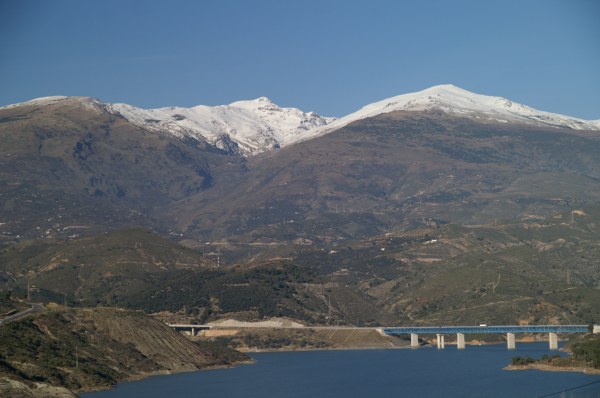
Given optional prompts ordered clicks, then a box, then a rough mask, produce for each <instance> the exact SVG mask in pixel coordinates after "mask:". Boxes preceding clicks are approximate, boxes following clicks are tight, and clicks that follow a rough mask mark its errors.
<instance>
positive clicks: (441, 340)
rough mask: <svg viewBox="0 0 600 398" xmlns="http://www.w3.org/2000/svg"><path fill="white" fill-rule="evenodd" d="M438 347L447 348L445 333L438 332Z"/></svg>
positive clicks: (439, 348) (440, 348)
mask: <svg viewBox="0 0 600 398" xmlns="http://www.w3.org/2000/svg"><path fill="white" fill-rule="evenodd" d="M436 336H437V348H438V350H442V349H444V348H446V344H445V343H444V335H443V334H437V335H436Z"/></svg>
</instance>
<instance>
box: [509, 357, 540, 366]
mask: <svg viewBox="0 0 600 398" xmlns="http://www.w3.org/2000/svg"><path fill="white" fill-rule="evenodd" d="M535 362H536V360H535V359H533V358H531V357H529V356H527V357H518V356H517V357H513V359H512V361H511V363H510V364H511V365H513V366H524V365H529V364H532V363H535Z"/></svg>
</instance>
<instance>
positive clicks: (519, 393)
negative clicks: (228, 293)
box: [81, 343, 600, 398]
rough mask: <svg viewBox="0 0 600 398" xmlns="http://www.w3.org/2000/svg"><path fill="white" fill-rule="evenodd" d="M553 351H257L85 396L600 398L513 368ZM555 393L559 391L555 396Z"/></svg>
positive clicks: (580, 381) (525, 347)
mask: <svg viewBox="0 0 600 398" xmlns="http://www.w3.org/2000/svg"><path fill="white" fill-rule="evenodd" d="M544 354H548V355H554V354H556V351H549V350H548V343H531V344H517V349H516V350H511V351H509V350H507V349H506V346H505V345H501V344H498V345H487V346H467V348H466V349H465V350H457V349H456V348H455V347H454V346H447V347H446V349H444V350H438V349H436V348H430V347H423V348H419V349H395V350H347V351H306V352H278V353H257V354H252V355H251V356H252V357H253V358H254V360H255V361H256V363H255V364H252V365H240V366H237V367H235V368H233V369H220V370H211V371H205V372H192V373H181V374H175V375H168V376H156V377H151V378H148V379H145V380H142V381H136V382H129V383H123V384H119V385H118V386H117V387H116V388H115V389H113V390H108V391H99V392H93V393H86V394H81V396H82V397H84V398H125V397H127V398H138V397H139V398H142V397H143V398H155V397H156V398H159V397H179V398H186V397H211V398H212V397H215V398H216V397H219V398H237V397H239V398H259V397H260V398H269V397H273V398H305V397H306V398H309V397H310V398H315V397H326V398H350V397H361V398H364V397H398V398H403V397H417V398H428V397H431V398H434V397H435V398H438V397H473V398H476V397H477V398H479V397H486V398H494V397H498V398H499V397H502V398H505V397H511V398H519V397H523V398H538V397H548V398H550V397H561V398H600V375H585V374H582V373H571V372H543V371H537V370H524V371H506V370H502V368H503V367H505V366H506V365H508V364H509V363H510V361H511V359H512V358H513V357H514V356H521V357H523V356H531V357H533V358H540V357H541V356H542V355H544ZM551 394H552V395H551Z"/></svg>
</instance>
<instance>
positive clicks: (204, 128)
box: [109, 97, 335, 155]
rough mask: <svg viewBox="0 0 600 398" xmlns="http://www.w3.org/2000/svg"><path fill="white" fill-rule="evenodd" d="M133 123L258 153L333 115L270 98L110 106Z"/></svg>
mask: <svg viewBox="0 0 600 398" xmlns="http://www.w3.org/2000/svg"><path fill="white" fill-rule="evenodd" d="M109 108H110V110H111V111H112V112H114V113H119V114H121V115H122V116H123V117H125V118H126V119H128V120H129V121H130V122H132V123H134V124H136V125H138V126H140V127H143V128H146V129H148V130H153V131H160V132H168V133H170V134H175V135H179V136H182V137H184V136H189V137H194V138H197V139H203V140H206V141H208V142H209V143H211V144H213V145H215V146H217V147H218V148H220V149H223V150H226V151H228V152H230V151H232V150H233V151H234V152H237V153H239V154H241V155H253V154H257V153H260V152H264V151H266V150H270V149H276V148H280V147H283V146H286V145H290V144H293V143H294V142H297V141H299V140H302V139H306V138H309V137H311V136H313V135H316V134H318V133H319V132H320V130H318V128H319V127H322V126H325V125H327V124H329V123H330V122H331V121H333V120H335V119H334V118H327V117H322V116H320V115H318V114H316V113H314V112H309V113H305V112H302V111H301V110H300V109H296V108H281V107H279V106H278V105H276V104H275V103H273V102H272V101H271V100H270V99H269V98H267V97H260V98H257V99H254V100H245V101H237V102H233V103H231V104H229V105H220V106H214V107H211V106H205V105H198V106H195V107H192V108H180V107H168V108H160V109H142V108H136V107H133V106H131V105H127V104H113V105H110V106H109Z"/></svg>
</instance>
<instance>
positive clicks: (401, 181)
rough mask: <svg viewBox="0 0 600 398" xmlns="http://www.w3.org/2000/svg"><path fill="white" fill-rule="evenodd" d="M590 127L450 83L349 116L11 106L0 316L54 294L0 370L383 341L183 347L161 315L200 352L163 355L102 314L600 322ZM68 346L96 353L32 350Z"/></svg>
mask: <svg viewBox="0 0 600 398" xmlns="http://www.w3.org/2000/svg"><path fill="white" fill-rule="evenodd" d="M599 130H600V126H598V122H597V121H583V120H580V119H575V118H569V117H566V116H562V115H555V114H549V113H547V112H542V111H536V110H534V109H532V108H529V107H526V106H524V105H519V104H516V103H512V102H510V101H508V100H505V99H501V98H497V97H487V96H480V95H477V94H474V93H469V92H467V91H465V90H462V89H459V88H457V87H454V86H448V85H446V86H436V87H433V88H430V89H427V90H424V91H423V92H419V93H412V94H406V95H402V96H399V97H393V98H390V99H387V100H384V101H381V102H377V103H374V104H371V105H368V106H366V107H365V108H363V109H361V110H359V111H358V112H356V113H354V114H351V115H348V116H347V117H343V118H340V119H335V118H327V117H322V116H320V115H317V114H315V113H312V112H308V113H305V112H302V111H300V110H298V109H295V108H281V107H279V106H277V105H275V104H274V103H272V102H271V101H270V100H268V99H266V98H259V99H257V100H250V101H239V102H235V103H232V104H229V105H223V106H220V107H203V106H198V107H194V108H175V107H173V108H161V109H154V110H143V109H141V108H135V107H131V106H128V105H126V104H104V103H102V102H100V101H98V100H95V99H92V98H88V97H49V98H42V99H37V100H33V101H29V102H25V103H22V104H15V105H11V106H7V107H2V108H0V140H1V141H2V143H3V144H2V147H1V151H0V293H1V294H0V298H1V299H0V309H2V311H3V312H8V311H13V310H15V309H19V308H26V306H27V304H26V303H28V302H29V303H43V304H45V305H47V308H48V309H47V310H46V311H44V312H43V313H42V314H36V315H35V316H32V317H31V319H29V318H27V319H24V320H20V321H18V322H14V323H8V324H6V325H2V326H0V332H1V333H3V334H4V337H3V340H2V350H4V351H2V361H3V362H2V364H3V366H4V368H3V369H4V370H3V375H5V376H7V377H8V376H9V375H13V376H14V375H17V376H16V378H15V379H14V380H16V381H18V382H19V383H25V385H27V386H29V387H31V386H32V385H33V384H32V383H34V382H43V383H46V384H47V385H48V386H63V387H67V388H69V389H72V390H81V389H87V388H90V386H98V387H105V386H109V385H111V384H113V383H115V382H118V381H120V380H125V379H127V378H129V377H133V376H136V377H137V376H141V375H144V374H151V373H153V372H170V371H179V370H194V369H204V368H207V367H212V366H228V365H230V364H232V363H234V362H236V361H243V360H244V359H243V357H237V356H236V354H234V353H233V352H232V351H228V349H227V348H226V347H225V345H229V346H233V347H237V348H243V349H244V350H253V349H264V348H265V347H267V348H269V347H270V348H273V347H275V348H277V347H276V346H279V348H284V349H289V348H290V347H291V348H293V349H304V348H311V349H314V348H332V347H335V348H348V347H357V346H361V344H362V346H364V347H367V346H369V345H370V344H371V343H373V342H374V341H375V342H376V343H373V344H375V345H377V344H383V345H386V344H388V343H389V342H388V341H379V340H377V339H378V337H377V336H363V337H364V339H363V340H361V338H362V337H361V338H358V337H357V336H354V338H356V340H352V338H351V336H349V335H348V336H345V337H343V338H342V337H340V336H338V337H340V339H341V340H339V341H338V340H336V338H337V337H336V338H334V337H333V336H329V335H319V333H316V334H312V335H311V334H306V333H304V334H303V333H300V334H297V335H290V334H286V333H283V334H282V333H281V332H273V334H268V333H267V335H265V336H254V335H253V334H252V333H243V334H241V335H239V336H237V337H235V338H233V337H232V338H223V339H208V340H210V341H203V342H202V343H200V345H197V344H196V345H194V343H192V342H190V341H188V340H186V339H185V338H183V337H182V336H180V335H179V334H177V333H175V332H173V331H171V330H170V329H169V332H168V333H170V335H169V336H170V337H169V338H168V340H169V341H172V342H173V344H176V345H181V347H179V346H178V347H179V348H177V347H175V348H176V349H177V350H179V349H181V350H184V351H185V350H188V351H190V350H191V352H194V353H195V354H194V355H193V358H191V357H189V358H188V357H186V358H180V359H181V361H180V362H178V363H163V362H161V361H162V360H158V359H156V358H158V357H159V356H160V355H163V354H164V353H160V352H153V351H148V350H149V349H148V347H147V346H144V347H142V346H136V345H135V344H133V343H132V340H131V337H127V336H124V335H119V336H116V335H111V332H110V331H109V330H108V329H109V328H108V327H107V326H106V325H105V322H113V321H111V319H113V320H114V322H113V323H111V325H112V326H111V328H110V329H111V330H112V329H115V330H125V329H127V330H129V331H130V332H131V333H133V332H132V330H133V329H134V328H135V325H136V324H141V323H143V324H146V323H147V324H148V325H151V326H152V327H151V328H150V329H152V330H153V328H154V327H156V328H157V329H156V330H158V329H160V328H162V329H161V330H163V331H164V328H167V327H166V326H165V325H164V322H170V323H173V322H183V323H197V324H204V323H207V322H219V321H222V320H223V319H235V320H237V321H259V320H265V319H273V318H280V319H286V320H288V321H298V322H301V323H303V324H305V325H307V326H317V325H320V326H331V327H340V330H342V329H343V327H345V326H381V325H386V326H402V325H415V326H427V325H440V324H445V325H452V324H462V325H478V324H481V323H483V324H495V325H507V324H520V325H526V324H589V323H596V324H597V323H598V322H599V320H600V244H599V243H598V242H600V160H599V159H600V158H599V157H598V156H597V155H598V154H599V153H600V133H598V131H599ZM148 315H151V316H150V317H149V316H148ZM123 328H125V329H123ZM167 329H168V328H167ZM171 332H172V333H171ZM19 333H21V334H22V336H24V337H23V338H18V337H16V336H17V335H18V334H19ZM57 333H62V334H61V335H60V336H58V335H57ZM131 333H129V336H130V335H131ZM148 333H150V332H148ZM157 333H158V332H157ZM161 333H162V332H161ZM165 333H167V332H165ZM340 335H343V333H340ZM146 337H147V338H148V339H153V338H155V337H156V336H154V337H152V336H150V335H148V336H146ZM359 337H360V336H359ZM90 339H92V340H93V339H100V340H102V339H109V340H110V341H108V340H106V341H105V340H102V341H100V340H98V341H96V342H94V341H92V340H90ZM182 339H183V340H182ZM142 340H143V338H142ZM205 340H206V339H205ZM183 341H185V342H183ZM175 342H177V343H175ZM29 343H31V344H33V345H31V344H29ZM395 343H396V342H395ZM395 343H394V344H395ZM397 343H398V345H399V346H402V345H403V343H402V342H397ZM28 344H29V345H28ZM77 344H80V345H81V347H82V350H84V351H85V348H84V347H88V346H89V347H92V348H93V349H94V350H96V351H93V352H92V351H90V352H86V353H85V354H82V355H83V356H82V357H81V358H82V361H84V362H82V364H83V363H86V362H85V361H89V365H90V366H91V367H90V368H89V372H88V373H85V372H84V369H81V370H77V369H76V370H75V371H74V372H73V371H72V370H68V371H67V370H65V369H70V367H69V366H70V365H69V366H67V364H66V362H65V363H62V362H60V363H51V361H50V359H49V357H48V355H50V354H48V353H46V351H42V352H41V354H39V355H46V354H47V356H45V357H43V358H42V357H39V358H38V357H35V358H34V357H33V356H32V355H33V354H32V350H33V348H32V347H34V345H35V347H38V348H39V347H45V348H44V349H46V348H47V349H48V350H50V351H48V352H54V353H58V354H60V355H58V356H57V358H59V359H57V361H67V359H65V357H70V356H72V352H71V351H72V347H75V346H77ZM132 344H133V345H134V346H132ZM140 344H145V343H140ZM168 344H171V343H168ZM202 344H207V345H206V346H202ZM215 344H216V345H215ZM394 344H392V345H394ZM99 345H103V346H107V347H109V348H110V349H109V351H110V352H111V353H107V352H105V351H104V350H103V349H100V348H98V347H99ZM92 348H89V349H90V350H91V349H92ZM163 348H164V350H171V349H175V348H174V346H170V347H163ZM163 348H160V350H159V351H162V350H163ZM70 350H71V351H70ZM211 350H212V351H211ZM84 351H82V352H84ZM114 352H120V353H121V354H120V355H122V356H123V361H125V362H123V363H120V362H118V361H117V360H116V359H115V357H114V354H112V353H114ZM165 352H166V351H165ZM44 353H46V354H44ZM36 355H37V354H36ZM177 355H179V354H177ZM182 355H183V354H182ZM61 358H62V359H61ZM227 358H234V359H233V360H232V361H229V362H228V360H227ZM155 359H156V360H155ZM38 360H39V361H41V363H42V364H45V365H43V366H41V367H35V366H33V365H32V363H34V362H36V361H38ZM115 361H116V362H115ZM92 362H94V363H93V364H92ZM46 365H47V366H46ZM92 365H93V366H92ZM63 368H64V369H63ZM11 377H12V376H11Z"/></svg>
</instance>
